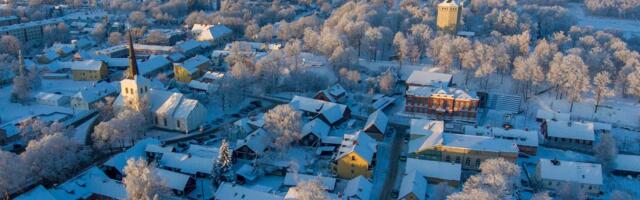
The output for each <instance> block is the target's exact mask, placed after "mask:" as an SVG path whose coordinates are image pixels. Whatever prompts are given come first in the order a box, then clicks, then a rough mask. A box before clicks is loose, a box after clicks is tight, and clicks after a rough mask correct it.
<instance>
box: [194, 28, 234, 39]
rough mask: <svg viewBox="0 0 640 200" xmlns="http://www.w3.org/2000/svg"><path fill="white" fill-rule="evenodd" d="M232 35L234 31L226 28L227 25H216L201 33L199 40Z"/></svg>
mask: <svg viewBox="0 0 640 200" xmlns="http://www.w3.org/2000/svg"><path fill="white" fill-rule="evenodd" d="M231 33H233V31H232V30H231V29H229V28H228V27H226V26H225V25H214V26H211V27H208V28H206V29H205V30H203V31H202V33H200V36H199V38H203V39H216V38H220V37H224V36H226V35H229V34H231Z"/></svg>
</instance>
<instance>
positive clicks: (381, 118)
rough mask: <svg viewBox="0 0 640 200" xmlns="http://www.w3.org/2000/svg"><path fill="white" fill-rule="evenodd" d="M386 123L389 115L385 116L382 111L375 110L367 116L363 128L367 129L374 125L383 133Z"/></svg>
mask: <svg viewBox="0 0 640 200" xmlns="http://www.w3.org/2000/svg"><path fill="white" fill-rule="evenodd" d="M388 123H389V117H387V115H385V114H384V112H382V111H380V110H376V111H375V112H373V113H371V115H369V117H368V118H367V123H366V124H365V125H364V130H368V129H369V128H371V127H372V126H375V127H376V128H378V130H380V131H381V132H383V133H384V132H385V131H386V130H387V124H388Z"/></svg>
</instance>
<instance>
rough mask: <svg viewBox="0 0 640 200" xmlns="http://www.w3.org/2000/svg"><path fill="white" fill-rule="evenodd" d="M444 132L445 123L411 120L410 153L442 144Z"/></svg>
mask: <svg viewBox="0 0 640 200" xmlns="http://www.w3.org/2000/svg"><path fill="white" fill-rule="evenodd" d="M443 132H444V122H443V121H431V120H426V119H411V128H410V130H409V133H410V135H411V141H409V152H410V153H411V152H418V151H422V150H424V149H428V148H431V147H433V146H435V145H440V144H442V142H443V138H442V134H443Z"/></svg>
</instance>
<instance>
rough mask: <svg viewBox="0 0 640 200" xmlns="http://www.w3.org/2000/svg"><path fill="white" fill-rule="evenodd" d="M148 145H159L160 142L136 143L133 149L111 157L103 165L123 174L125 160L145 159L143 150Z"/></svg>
mask: <svg viewBox="0 0 640 200" xmlns="http://www.w3.org/2000/svg"><path fill="white" fill-rule="evenodd" d="M150 144H160V141H158V140H157V139H144V140H140V141H138V143H136V144H135V145H133V147H131V148H129V149H127V150H126V151H124V152H122V153H119V154H116V155H115V156H113V157H111V159H109V160H107V162H105V163H104V165H105V166H110V167H113V168H115V169H117V170H118V171H120V173H122V174H124V167H125V166H127V160H129V159H130V158H143V157H145V149H146V148H147V146H148V145H150Z"/></svg>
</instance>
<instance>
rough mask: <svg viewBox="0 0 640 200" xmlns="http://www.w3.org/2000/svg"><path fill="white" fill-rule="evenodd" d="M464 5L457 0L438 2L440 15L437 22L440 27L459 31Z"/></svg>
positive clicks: (450, 31)
mask: <svg viewBox="0 0 640 200" xmlns="http://www.w3.org/2000/svg"><path fill="white" fill-rule="evenodd" d="M461 9H462V7H461V6H460V4H458V3H457V2H456V0H444V1H443V2H442V3H440V4H438V17H437V23H436V25H437V26H438V29H440V30H443V31H446V32H449V33H456V32H457V31H458V25H459V23H460V15H461V12H462V11H461Z"/></svg>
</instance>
